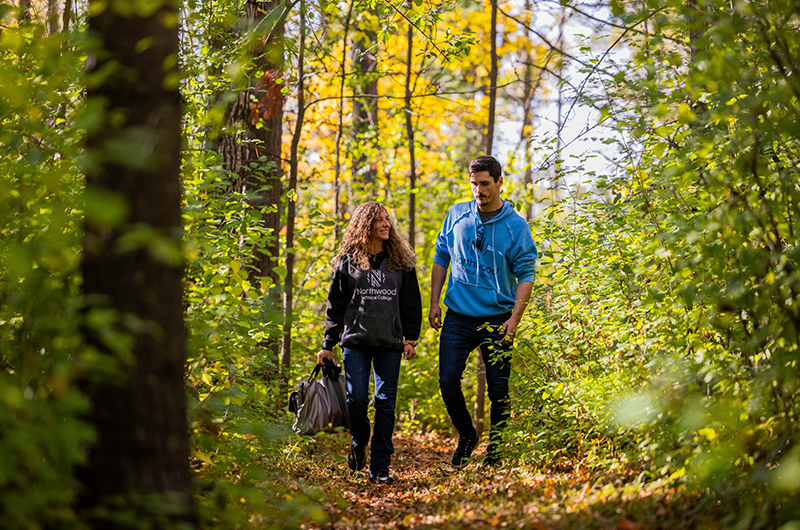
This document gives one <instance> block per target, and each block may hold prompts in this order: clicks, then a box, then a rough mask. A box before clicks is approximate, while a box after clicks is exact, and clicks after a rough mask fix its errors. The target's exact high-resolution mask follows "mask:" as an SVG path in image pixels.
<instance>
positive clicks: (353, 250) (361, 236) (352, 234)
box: [336, 201, 415, 270]
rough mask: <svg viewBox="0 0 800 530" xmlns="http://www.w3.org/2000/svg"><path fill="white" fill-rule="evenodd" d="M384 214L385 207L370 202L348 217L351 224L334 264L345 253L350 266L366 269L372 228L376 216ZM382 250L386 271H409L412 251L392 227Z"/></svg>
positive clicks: (412, 257)
mask: <svg viewBox="0 0 800 530" xmlns="http://www.w3.org/2000/svg"><path fill="white" fill-rule="evenodd" d="M380 212H385V213H386V214H387V216H388V214H389V213H388V212H387V211H386V208H384V207H383V206H382V205H381V204H380V203H377V202H374V201H370V202H365V203H362V204H360V205H359V206H358V208H356V211H355V212H353V215H352V217H350V224H349V225H347V230H346V231H345V233H344V237H343V238H342V243H341V244H340V245H339V255H338V256H337V257H336V262H337V263H338V262H339V260H341V259H342V257H344V256H345V255H346V254H347V255H349V256H350V264H351V266H358V267H359V268H360V269H361V270H367V269H369V256H370V251H371V249H372V241H371V239H370V235H371V234H372V226H373V225H374V224H375V218H376V217H377V216H378V213H380ZM383 248H384V250H386V252H387V253H388V254H389V270H409V269H411V268H412V267H413V266H414V260H415V256H414V251H413V250H411V247H410V246H408V243H406V242H405V241H403V239H402V238H401V237H400V235H399V234H398V233H397V231H396V230H395V229H394V225H393V224H391V223H390V225H389V239H388V240H387V241H385V242H384V244H383Z"/></svg>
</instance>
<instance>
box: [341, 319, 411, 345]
mask: <svg viewBox="0 0 800 530" xmlns="http://www.w3.org/2000/svg"><path fill="white" fill-rule="evenodd" d="M341 342H342V345H344V346H365V347H369V346H381V347H396V346H398V345H399V344H402V342H403V335H402V329H401V326H400V321H399V319H398V318H397V315H393V314H391V313H369V312H359V313H356V315H355V316H354V317H353V322H352V324H350V326H347V325H345V327H344V332H343V333H342V340H341Z"/></svg>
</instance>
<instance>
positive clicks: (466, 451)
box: [450, 434, 480, 469]
mask: <svg viewBox="0 0 800 530" xmlns="http://www.w3.org/2000/svg"><path fill="white" fill-rule="evenodd" d="M479 440H480V437H479V436H478V435H477V434H473V435H472V436H459V437H458V447H456V452H455V454H453V459H452V460H451V461H450V465H451V466H453V467H454V468H456V469H461V468H463V467H464V466H466V465H467V462H469V457H470V456H472V451H474V450H475V446H476V445H478V441H479Z"/></svg>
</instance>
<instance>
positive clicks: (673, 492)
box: [286, 431, 720, 530]
mask: <svg viewBox="0 0 800 530" xmlns="http://www.w3.org/2000/svg"><path fill="white" fill-rule="evenodd" d="M348 439H349V437H348V436H347V435H346V434H337V435H332V436H322V437H317V438H315V439H314V440H313V441H309V442H308V443H304V444H302V446H298V447H297V448H296V450H295V451H293V452H291V453H290V454H289V455H288V458H287V460H286V462H287V465H288V467H287V469H288V470H289V472H290V474H291V476H292V477H294V478H293V479H289V481H290V482H292V481H293V483H291V484H288V486H289V488H288V489H289V490H290V491H291V490H294V491H297V492H298V493H301V492H308V491H309V490H316V491H317V492H318V498H319V502H320V504H321V506H322V508H323V510H324V512H325V518H324V520H322V521H320V520H318V521H310V520H306V521H302V522H301V524H300V526H301V527H302V528H304V529H309V530H311V529H333V530H350V529H352V530H366V529H370V530H371V529H382V528H387V529H406V528H437V529H456V528H458V529H462V528H465V529H479V530H480V529H494V528H524V529H530V530H545V529H553V530H555V529H589V528H597V529H616V530H644V529H667V528H669V529H673V530H679V529H684V528H687V529H688V528H718V527H719V524H720V523H719V521H717V520H716V519H715V518H714V517H713V513H714V512H716V511H717V509H716V508H715V506H714V505H709V504H708V503H707V502H705V501H704V500H703V498H702V497H698V496H696V495H695V496H693V495H688V494H687V493H685V490H684V489H683V488H682V487H681V486H680V485H678V484H676V482H675V481H674V480H672V481H671V480H669V479H668V478H663V479H659V480H646V479H645V478H644V476H643V475H642V474H641V473H639V474H637V473H636V470H634V469H632V468H630V467H629V468H627V469H625V470H622V471H620V470H609V469H598V468H594V469H590V468H589V467H587V466H586V465H585V462H580V461H576V462H565V463H563V464H562V465H559V469H543V468H539V467H536V466H532V465H528V464H524V463H521V462H518V461H507V462H505V464H504V465H503V466H501V467H500V468H497V469H487V468H484V467H483V466H481V465H480V459H481V458H482V456H483V453H484V451H485V441H484V442H483V443H482V444H481V445H480V446H479V447H478V449H477V450H476V453H475V460H476V461H475V462H473V463H471V464H470V465H469V466H467V468H465V469H464V470H461V471H456V470H453V469H452V468H450V466H449V458H450V455H451V454H452V451H453V450H454V448H455V443H456V440H455V439H454V438H449V437H444V436H442V435H439V434H436V433H433V432H402V431H401V432H398V433H397V434H396V436H395V458H394V461H393V469H392V474H393V476H395V478H396V479H397V480H396V482H395V484H393V485H392V486H378V485H373V484H370V483H369V481H368V475H367V471H366V470H364V471H362V472H359V473H355V474H353V473H352V472H351V471H350V470H349V469H347V464H346V454H347V449H348Z"/></svg>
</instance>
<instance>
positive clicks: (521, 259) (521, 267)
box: [511, 222, 539, 283]
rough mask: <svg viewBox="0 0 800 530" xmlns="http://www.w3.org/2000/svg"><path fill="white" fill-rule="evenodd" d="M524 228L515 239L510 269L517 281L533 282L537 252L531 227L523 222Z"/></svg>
mask: <svg viewBox="0 0 800 530" xmlns="http://www.w3.org/2000/svg"><path fill="white" fill-rule="evenodd" d="M524 227H525V229H524V230H521V231H520V232H521V233H520V237H519V238H517V240H516V245H515V247H516V251H517V252H516V255H515V256H514V260H513V262H512V264H511V269H512V271H513V272H514V276H515V277H516V278H517V282H519V283H521V282H533V280H534V277H535V268H536V258H537V257H538V256H539V253H538V252H537V251H536V245H534V244H533V237H532V236H531V227H530V226H529V225H528V223H527V222H526V223H524Z"/></svg>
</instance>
